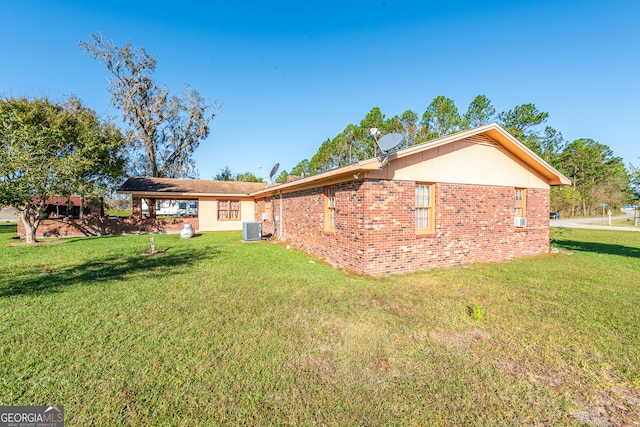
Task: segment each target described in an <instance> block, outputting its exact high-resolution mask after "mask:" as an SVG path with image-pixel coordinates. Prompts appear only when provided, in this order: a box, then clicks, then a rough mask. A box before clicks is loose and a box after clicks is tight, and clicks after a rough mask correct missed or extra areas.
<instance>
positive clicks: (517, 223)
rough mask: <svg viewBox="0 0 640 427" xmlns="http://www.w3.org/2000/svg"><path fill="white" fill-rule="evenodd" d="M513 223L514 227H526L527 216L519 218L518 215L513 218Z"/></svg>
mask: <svg viewBox="0 0 640 427" xmlns="http://www.w3.org/2000/svg"><path fill="white" fill-rule="evenodd" d="M513 225H515V226H516V227H526V226H527V218H520V217H519V216H517V217H515V218H514V219H513Z"/></svg>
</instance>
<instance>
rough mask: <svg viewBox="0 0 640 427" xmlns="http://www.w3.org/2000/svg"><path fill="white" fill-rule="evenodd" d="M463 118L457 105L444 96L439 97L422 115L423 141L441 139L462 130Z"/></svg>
mask: <svg viewBox="0 0 640 427" xmlns="http://www.w3.org/2000/svg"><path fill="white" fill-rule="evenodd" d="M461 122H462V118H461V117H460V113H458V108H457V107H456V105H455V103H454V102H453V101H452V100H451V99H449V98H446V97H444V96H442V95H440V96H437V97H435V98H434V100H433V101H432V102H431V104H429V106H428V107H427V109H426V111H425V112H424V114H422V123H421V124H422V128H423V129H424V131H423V133H422V135H421V137H422V138H423V140H429V139H433V138H439V137H441V136H445V135H449V134H451V133H454V132H457V131H458V130H460V124H461Z"/></svg>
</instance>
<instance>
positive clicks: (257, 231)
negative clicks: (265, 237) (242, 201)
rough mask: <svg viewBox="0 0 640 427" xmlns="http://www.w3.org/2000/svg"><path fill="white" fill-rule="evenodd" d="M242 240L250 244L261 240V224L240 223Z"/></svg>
mask: <svg viewBox="0 0 640 427" xmlns="http://www.w3.org/2000/svg"><path fill="white" fill-rule="evenodd" d="M242 240H244V241H245V242H251V241H255V240H262V223H261V222H243V223H242Z"/></svg>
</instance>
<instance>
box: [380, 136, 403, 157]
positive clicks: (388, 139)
mask: <svg viewBox="0 0 640 427" xmlns="http://www.w3.org/2000/svg"><path fill="white" fill-rule="evenodd" d="M403 139H404V136H403V135H402V134H401V133H398V132H394V133H388V134H386V135H385V136H383V137H382V138H380V139H378V140H376V142H377V143H378V147H380V151H382V152H383V153H385V154H386V153H388V152H389V151H391V150H393V149H394V148H396V147H397V146H398V145H400V143H401V142H402V140H403Z"/></svg>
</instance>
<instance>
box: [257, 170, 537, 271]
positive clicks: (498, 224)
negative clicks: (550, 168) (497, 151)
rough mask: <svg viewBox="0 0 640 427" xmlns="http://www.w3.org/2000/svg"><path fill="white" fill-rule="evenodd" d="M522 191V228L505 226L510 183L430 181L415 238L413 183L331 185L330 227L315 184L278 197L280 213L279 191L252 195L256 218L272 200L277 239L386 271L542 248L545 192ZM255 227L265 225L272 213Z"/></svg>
mask: <svg viewBox="0 0 640 427" xmlns="http://www.w3.org/2000/svg"><path fill="white" fill-rule="evenodd" d="M526 194H527V199H526V202H527V203H526V216H527V226H526V227H524V228H517V227H515V226H514V225H513V216H514V215H513V205H514V188H513V187H497V186H485V185H463V184H444V183H438V184H436V185H435V211H434V213H435V226H434V231H433V232H432V233H428V234H423V235H416V231H415V212H414V199H415V182H413V181H398V180H393V181H391V180H364V181H350V182H345V183H338V184H336V205H337V211H336V227H335V231H327V230H326V229H325V225H324V224H325V219H324V215H325V214H324V209H325V207H324V189H323V187H318V188H312V189H307V190H301V191H298V192H294V193H289V194H283V195H282V212H280V195H275V196H273V203H272V199H271V198H268V199H259V200H257V204H256V219H257V220H259V218H260V215H261V213H262V212H265V209H266V206H267V205H269V204H272V206H273V212H272V214H273V215H272V216H275V215H278V216H280V217H281V218H284V222H283V224H282V235H281V236H280V235H279V237H280V238H281V240H284V241H287V242H290V243H292V244H293V245H295V246H296V247H298V248H300V249H302V250H304V251H307V252H310V253H313V254H315V255H317V256H319V257H321V258H323V259H325V260H326V261H328V262H329V263H331V264H334V265H336V266H341V267H346V268H348V269H351V270H353V271H356V272H359V273H364V274H371V275H381V274H392V273H402V272H408V271H417V270H424V269H428V268H434V267H443V266H454V265H461V264H466V263H472V262H488V261H502V260H507V259H511V258H514V257H522V256H530V255H537V254H541V253H546V252H548V251H549V217H548V215H549V213H548V212H549V190H547V189H527V193H526ZM263 229H264V230H265V231H266V232H271V230H273V222H272V218H271V219H270V220H269V221H265V225H264V228H263ZM276 231H279V225H278V224H276Z"/></svg>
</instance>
